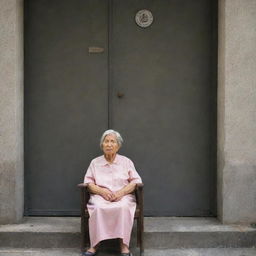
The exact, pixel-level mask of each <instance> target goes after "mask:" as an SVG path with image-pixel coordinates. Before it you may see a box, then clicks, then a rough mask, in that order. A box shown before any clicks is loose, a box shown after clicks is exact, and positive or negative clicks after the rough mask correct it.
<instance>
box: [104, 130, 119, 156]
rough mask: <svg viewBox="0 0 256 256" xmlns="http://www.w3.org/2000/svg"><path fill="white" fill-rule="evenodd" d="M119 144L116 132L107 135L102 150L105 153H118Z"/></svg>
mask: <svg viewBox="0 0 256 256" xmlns="http://www.w3.org/2000/svg"><path fill="white" fill-rule="evenodd" d="M119 148H120V147H119V145H118V143H117V140H116V136H115V135H114V134H109V135H107V136H106V137H105V138H104V140H103V143H102V150H103V152H104V154H106V155H109V154H116V153H117V151H118V150H119Z"/></svg>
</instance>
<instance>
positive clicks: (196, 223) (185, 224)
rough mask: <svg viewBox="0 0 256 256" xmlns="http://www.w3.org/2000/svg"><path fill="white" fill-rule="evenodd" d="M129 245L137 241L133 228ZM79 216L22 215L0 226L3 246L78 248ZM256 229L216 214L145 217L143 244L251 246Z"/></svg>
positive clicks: (173, 247)
mask: <svg viewBox="0 0 256 256" xmlns="http://www.w3.org/2000/svg"><path fill="white" fill-rule="evenodd" d="M133 231H134V233H133V235H132V241H131V247H135V244H136V232H135V230H133ZM80 239H81V236H80V218H79V217H24V219H23V221H22V223H19V224H10V225H1V226H0V247H2V248H6V247H9V248H79V247H80ZM255 246H256V229H254V228H252V227H250V226H249V225H242V224H241V225H223V224H221V223H220V222H219V221H218V220H217V219H216V218H201V217H200V218H199V217H198V218H194V217H146V218H145V248H146V249H154V248H157V249H159V248H162V249H182V248H253V247H255Z"/></svg>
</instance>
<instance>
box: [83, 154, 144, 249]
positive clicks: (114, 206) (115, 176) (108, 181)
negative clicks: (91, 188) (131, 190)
mask: <svg viewBox="0 0 256 256" xmlns="http://www.w3.org/2000/svg"><path fill="white" fill-rule="evenodd" d="M84 183H94V184H96V185H98V186H101V187H105V188H108V189H109V190H111V191H113V192H115V191H118V190H120V189H122V188H123V187H124V186H126V185H128V184H129V183H141V178H140V176H139V174H138V173H137V171H136V170H135V167H134V164H133V162H132V161H131V160H130V159H129V158H127V157H125V156H122V155H119V154H117V155H116V157H115V160H114V162H113V163H111V164H110V163H108V162H107V161H106V159H105V157H104V156H100V157H97V158H95V159H93V160H92V162H91V164H90V166H89V168H88V170H87V172H86V174H85V177H84ZM87 208H88V211H89V215H90V218H89V232H90V240H91V246H93V247H94V246H95V245H96V244H98V243H99V242H100V241H102V240H105V239H112V238H122V239H123V242H124V243H125V244H126V245H127V246H129V243H130V236H131V231H132V226H133V219H134V213H135V209H136V200H135V196H134V195H133V194H129V195H126V196H124V197H122V199H121V200H120V201H118V202H109V201H107V200H105V199H104V198H103V197H101V196H100V195H94V194H91V197H90V200H89V202H88V204H87Z"/></svg>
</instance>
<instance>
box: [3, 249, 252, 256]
mask: <svg viewBox="0 0 256 256" xmlns="http://www.w3.org/2000/svg"><path fill="white" fill-rule="evenodd" d="M132 253H133V255H134V256H139V253H138V252H136V251H135V252H134V251H132ZM79 255H80V252H79V251H78V250H76V249H22V248H17V249H8V248H7V249H5V248H2V249H0V256H79ZM119 255H120V254H119V253H118V252H109V251H107V252H99V253H97V256H119ZM255 255H256V249H253V248H236V249H234V248H208V249H201V248H199V249H198V248H195V249H165V250H163V249H162V250H161V249H158V250H156V249H146V250H145V253H144V256H255Z"/></svg>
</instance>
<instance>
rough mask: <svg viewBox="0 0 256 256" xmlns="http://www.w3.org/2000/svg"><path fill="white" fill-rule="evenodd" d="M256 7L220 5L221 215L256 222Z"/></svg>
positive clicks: (228, 1)
mask: <svg viewBox="0 0 256 256" xmlns="http://www.w3.org/2000/svg"><path fill="white" fill-rule="evenodd" d="M255 17H256V1H255V0H221V1H219V67H218V211H219V217H220V219H221V220H222V222H224V223H236V222H256V43H255V42H256V29H255V28H256V19H255Z"/></svg>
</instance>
